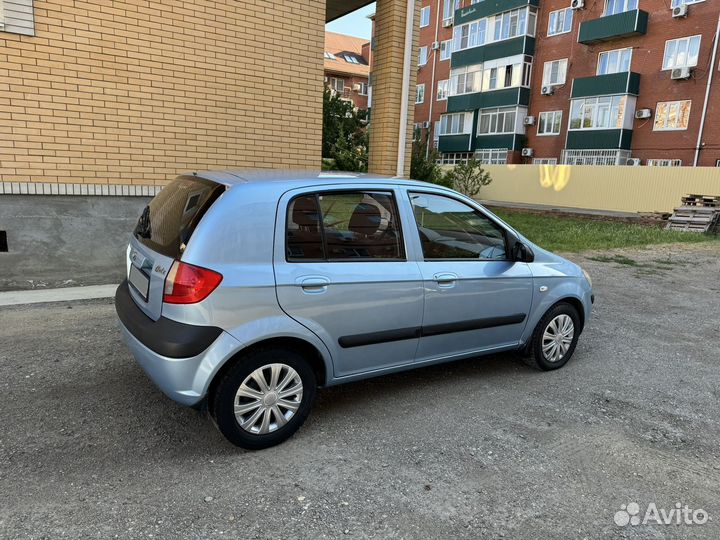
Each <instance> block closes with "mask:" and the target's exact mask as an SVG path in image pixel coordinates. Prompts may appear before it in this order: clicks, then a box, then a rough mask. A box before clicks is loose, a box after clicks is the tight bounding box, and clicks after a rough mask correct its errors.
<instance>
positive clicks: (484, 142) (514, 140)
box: [475, 133, 524, 150]
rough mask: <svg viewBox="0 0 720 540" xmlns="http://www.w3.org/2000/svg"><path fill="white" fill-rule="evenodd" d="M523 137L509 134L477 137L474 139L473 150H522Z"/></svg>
mask: <svg viewBox="0 0 720 540" xmlns="http://www.w3.org/2000/svg"><path fill="white" fill-rule="evenodd" d="M523 137H524V135H518V134H517V133H509V134H506V135H478V136H477V137H475V149H476V150H481V149H489V148H507V149H508V150H520V149H522V140H523Z"/></svg>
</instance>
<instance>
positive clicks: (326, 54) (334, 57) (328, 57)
mask: <svg viewBox="0 0 720 540" xmlns="http://www.w3.org/2000/svg"><path fill="white" fill-rule="evenodd" d="M0 1H2V0H0ZM324 56H325V58H327V59H328V60H337V57H336V56H335V55H334V54H333V53H331V52H327V51H325V55H324Z"/></svg>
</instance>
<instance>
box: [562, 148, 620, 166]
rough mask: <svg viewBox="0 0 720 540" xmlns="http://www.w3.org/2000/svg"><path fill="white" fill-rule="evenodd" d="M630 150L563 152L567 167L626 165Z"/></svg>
mask: <svg viewBox="0 0 720 540" xmlns="http://www.w3.org/2000/svg"><path fill="white" fill-rule="evenodd" d="M628 159H630V150H563V155H562V162H563V163H564V164H565V165H625V163H626V162H627V160H628Z"/></svg>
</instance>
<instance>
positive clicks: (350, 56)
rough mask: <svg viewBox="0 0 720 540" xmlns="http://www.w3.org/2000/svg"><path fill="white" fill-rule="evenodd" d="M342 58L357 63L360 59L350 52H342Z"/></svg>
mask: <svg viewBox="0 0 720 540" xmlns="http://www.w3.org/2000/svg"><path fill="white" fill-rule="evenodd" d="M343 58H344V59H345V61H346V62H349V63H351V64H359V63H360V60H358V59H357V57H356V56H353V55H352V54H343Z"/></svg>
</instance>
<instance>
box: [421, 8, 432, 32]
mask: <svg viewBox="0 0 720 540" xmlns="http://www.w3.org/2000/svg"><path fill="white" fill-rule="evenodd" d="M426 26H430V6H426V7H424V8H422V9H421V10H420V28H425V27H426Z"/></svg>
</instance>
